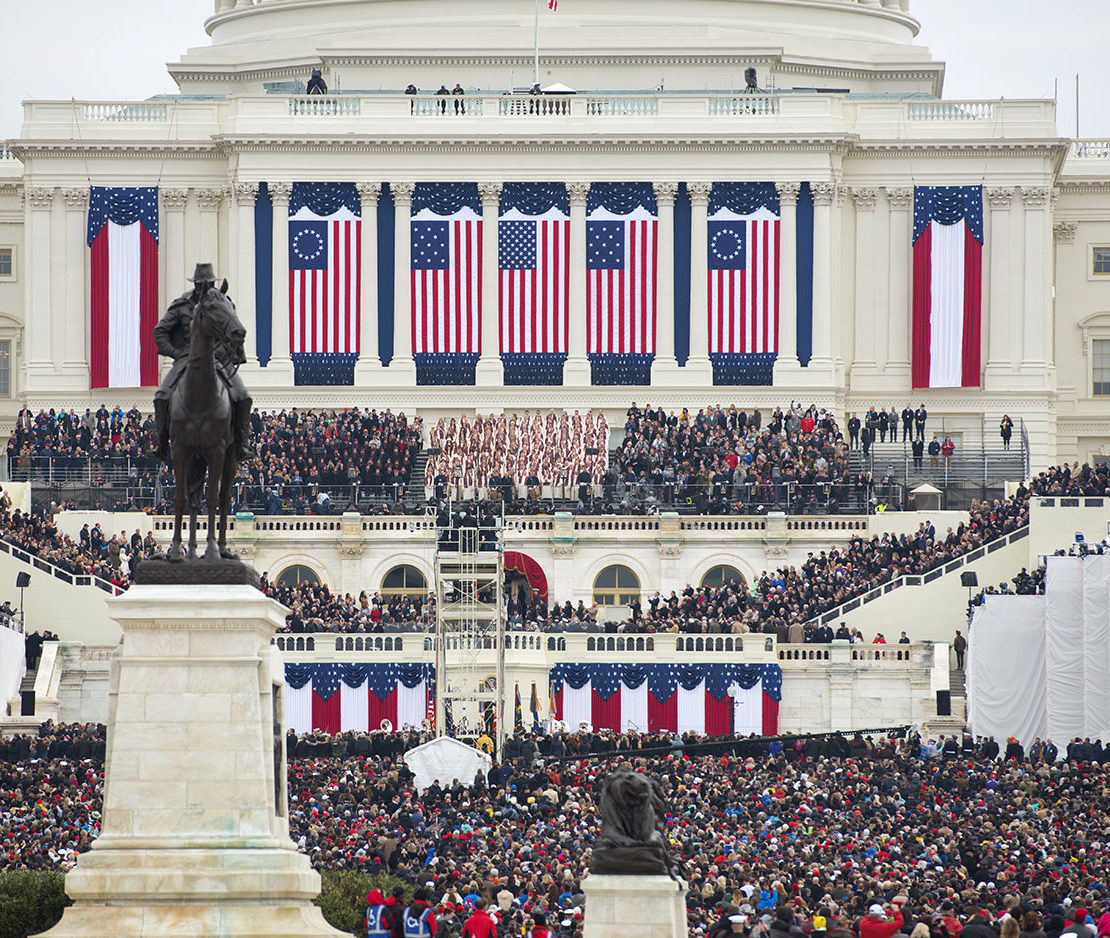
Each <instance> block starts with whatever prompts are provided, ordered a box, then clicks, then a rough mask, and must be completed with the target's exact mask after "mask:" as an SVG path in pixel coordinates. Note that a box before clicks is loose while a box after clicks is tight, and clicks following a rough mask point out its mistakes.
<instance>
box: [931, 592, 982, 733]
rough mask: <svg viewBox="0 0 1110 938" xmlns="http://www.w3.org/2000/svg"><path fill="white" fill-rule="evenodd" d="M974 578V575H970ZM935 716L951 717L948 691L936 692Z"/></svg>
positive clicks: (950, 697)
mask: <svg viewBox="0 0 1110 938" xmlns="http://www.w3.org/2000/svg"><path fill="white" fill-rule="evenodd" d="M972 576H974V574H972ZM937 716H938V717H950V716H952V692H951V691H949V690H938V691H937Z"/></svg>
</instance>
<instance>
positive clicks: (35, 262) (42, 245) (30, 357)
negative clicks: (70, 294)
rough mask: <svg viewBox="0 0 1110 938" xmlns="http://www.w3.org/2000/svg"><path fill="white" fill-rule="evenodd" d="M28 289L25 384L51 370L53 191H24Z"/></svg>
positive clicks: (52, 366)
mask: <svg viewBox="0 0 1110 938" xmlns="http://www.w3.org/2000/svg"><path fill="white" fill-rule="evenodd" d="M24 199H25V204H26V209H25V211H26V214H25V218H26V221H25V222H24V225H25V228H24V230H25V231H26V247H27V262H26V268H27V289H26V291H25V292H24V297H25V305H26V310H27V313H26V317H25V319H24V322H25V323H26V328H27V369H28V379H29V380H28V384H29V385H32V387H33V385H34V377H33V376H34V374H35V372H42V373H51V374H52V373H53V371H54V358H55V349H54V338H53V330H52V328H51V322H50V307H51V298H50V286H51V283H50V280H51V276H50V268H51V264H50V221H51V219H50V215H51V210H52V208H53V205H54V190H53V189H51V188H44V187H37V186H35V187H31V188H28V189H26V190H25V192H24Z"/></svg>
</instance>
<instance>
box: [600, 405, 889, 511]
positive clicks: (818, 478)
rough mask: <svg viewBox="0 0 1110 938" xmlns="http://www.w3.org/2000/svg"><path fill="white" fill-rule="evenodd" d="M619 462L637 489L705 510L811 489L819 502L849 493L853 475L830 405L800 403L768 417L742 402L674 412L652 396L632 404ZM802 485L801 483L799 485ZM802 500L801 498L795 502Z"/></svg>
mask: <svg viewBox="0 0 1110 938" xmlns="http://www.w3.org/2000/svg"><path fill="white" fill-rule="evenodd" d="M614 462H615V469H616V470H617V472H618V473H619V476H620V479H621V481H622V483H623V484H624V486H625V487H626V488H628V487H632V488H633V489H634V490H635V491H636V495H637V497H644V496H646V495H649V496H650V498H653V499H657V500H659V501H662V502H665V503H672V502H674V501H675V499H676V498H677V499H678V500H681V501H686V500H689V501H690V502H691V503H693V504H696V505H697V506H698V508H699V510H700V511H703V512H710V513H718V512H720V511H728V510H730V509H731V508H733V507H735V506H736V505H737V504H739V503H744V504H748V503H751V502H752V500H753V498H754V499H755V500H757V501H759V502H762V503H765V504H768V505H770V504H776V503H779V502H783V501H785V500H786V497H787V494H788V492H794V493H798V492H801V493H805V494H804V495H803V497H804V498H812V499H813V500H814V503H815V504H816V503H818V502H821V503H822V504H824V503H826V502H827V501H828V498H829V494H828V493H827V492H826V490H825V488H824V487H825V486H830V487H835V489H836V491H835V492H833V493H832V497H833V498H834V499H835V500H837V501H840V500H844V498H845V497H846V495H847V493H846V492H843V491H842V488H843V486H844V484H845V483H850V484H854V483H856V482H860V481H866V482H869V481H870V479H869V478H868V479H866V480H862V479H852V478H850V473H849V465H848V446H847V444H846V443H845V441H844V438H843V436H842V435H841V433H840V428H839V427H838V426H837V422H836V419H835V418H834V416H833V415H832V413H831V412H829V411H826V410H824V409H821V408H818V407H816V406H810V407H802V406H800V405H797V404H794V405H791V406H790V407H788V408H787V409H786V410H783V409H782V408H781V407H776V408H775V409H774V410H773V411H772V412H771V414H770V416H768V417H767V418H766V420H765V419H764V416H763V414H762V413H761V412H760V410H759V408H756V409H754V410H753V411H752V412H751V413H750V414H749V413H747V412H746V411H744V410H742V409H739V408H737V407H736V405H732V406H730V407H727V408H726V407H710V408H705V409H703V410H699V411H698V412H697V413H696V414H692V413H691V412H690V411H689V410H688V409H686V408H683V409H682V411H681V412H680V413H678V414H675V413H670V414H668V413H667V412H665V411H664V410H663V409H662V408H659V409H658V410H655V409H652V406H651V405H650V404H647V405H645V407H644V408H643V409H642V410H641V409H640V408H639V407H638V406H637V405H636V404H635V402H633V404H632V406H631V407H630V408H629V409H628V413H627V419H626V420H625V424H624V440H623V441H622V442H621V444H620V446H619V447H618V449H617V451H616V453H615V455H614ZM798 486H801V488H800V489H799V488H797V487H798ZM796 507H797V506H796Z"/></svg>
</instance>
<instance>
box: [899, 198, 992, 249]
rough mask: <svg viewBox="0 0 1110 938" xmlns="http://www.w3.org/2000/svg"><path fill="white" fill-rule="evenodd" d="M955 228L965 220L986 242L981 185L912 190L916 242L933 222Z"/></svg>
mask: <svg viewBox="0 0 1110 938" xmlns="http://www.w3.org/2000/svg"><path fill="white" fill-rule="evenodd" d="M934 221H935V222H937V224H940V225H955V224H956V223H957V222H960V221H964V222H966V223H967V226H968V228H970V229H971V234H972V236H973V237H974V238H975V240H976V241H978V242H979V243H980V244H982V243H983V187H982V186H916V187H915V188H914V190H913V240H914V242H915V243H916V242H917V239H918V238H920V237H921V235H922V233H923V232H924V231H925V229H926V228H928V227H929V223H930V222H934Z"/></svg>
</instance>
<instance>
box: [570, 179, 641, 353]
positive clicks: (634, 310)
mask: <svg viewBox="0 0 1110 938" xmlns="http://www.w3.org/2000/svg"><path fill="white" fill-rule="evenodd" d="M657 215H658V213H657V209H656V203H655V193H654V192H653V191H652V187H651V183H646V182H643V183H641V182H632V183H595V184H594V185H593V186H591V187H590V196H589V200H588V201H587V205H586V269H587V276H586V310H587V313H586V315H587V352H588V353H589V354H591V355H654V354H655V314H656V275H657V270H658V229H659V222H658V220H657Z"/></svg>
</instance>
